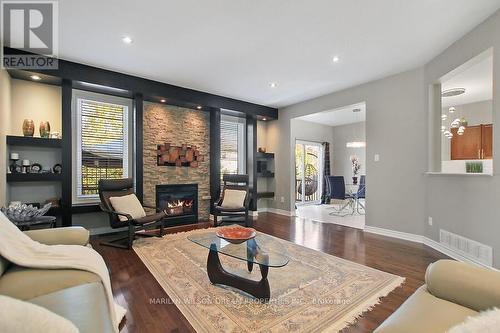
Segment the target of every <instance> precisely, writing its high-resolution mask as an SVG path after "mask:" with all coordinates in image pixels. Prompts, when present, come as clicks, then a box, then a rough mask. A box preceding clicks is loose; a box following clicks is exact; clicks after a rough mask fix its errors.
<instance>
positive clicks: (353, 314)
mask: <svg viewBox="0 0 500 333" xmlns="http://www.w3.org/2000/svg"><path fill="white" fill-rule="evenodd" d="M405 280H406V279H405V278H404V277H398V279H396V280H394V281H393V282H392V283H390V284H389V285H387V286H386V287H385V288H383V289H381V290H380V291H379V292H378V293H377V294H376V295H375V296H372V297H370V298H369V299H367V300H366V301H364V302H363V303H361V304H359V305H358V306H356V307H355V308H354V309H353V310H352V311H350V312H349V313H347V314H346V315H345V316H343V317H342V318H341V319H338V320H336V321H335V323H333V324H332V326H330V327H329V328H328V329H327V330H326V331H327V332H340V331H341V330H343V329H345V328H348V327H349V326H351V325H354V324H355V323H356V322H357V321H358V320H359V319H360V318H361V317H362V316H363V315H364V314H366V313H367V312H369V311H372V310H373V309H374V308H375V306H377V305H378V304H380V303H381V302H382V298H384V297H386V296H387V295H389V294H390V293H391V292H392V291H394V290H396V289H397V288H399V287H401V286H402V285H403V283H404V282H405Z"/></svg>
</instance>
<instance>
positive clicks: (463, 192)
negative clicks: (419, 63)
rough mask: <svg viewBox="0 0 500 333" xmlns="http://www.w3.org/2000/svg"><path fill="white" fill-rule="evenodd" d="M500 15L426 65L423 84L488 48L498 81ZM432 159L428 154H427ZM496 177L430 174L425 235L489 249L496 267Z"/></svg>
mask: <svg viewBox="0 0 500 333" xmlns="http://www.w3.org/2000/svg"><path fill="white" fill-rule="evenodd" d="M499 31H500V11H498V12H496V13H495V14H493V15H492V16H491V17H490V18H489V19H487V20H486V21H485V22H484V23H482V24H480V25H479V26H478V27H476V28H475V29H474V30H472V31H471V32H469V33H468V34H466V35H465V36H464V37H463V38H461V39H460V40H458V41H457V42H455V43H454V44H453V45H451V46H450V47H449V48H448V49H447V50H445V51H444V52H443V53H441V54H440V55H438V56H437V57H436V58H434V59H433V60H432V61H431V62H429V63H428V64H427V65H426V66H425V84H426V86H428V85H431V84H433V83H435V82H437V80H438V79H439V78H440V77H442V76H443V75H444V74H446V73H448V72H450V71H451V70H453V69H455V68H457V67H458V66H460V65H462V64H463V63H465V62H467V61H468V60H469V59H471V58H473V57H475V56H477V55H478V54H480V53H482V52H483V51H486V50H487V49H489V48H491V47H493V82H495V83H498V82H500V65H499V64H500V38H499ZM492 109H493V124H494V125H493V126H494V131H493V132H494V133H493V147H494V154H493V155H494V156H493V167H494V168H495V166H496V167H497V168H498V166H500V148H499V147H500V135H499V131H497V130H496V129H495V126H496V124H498V123H500V85H499V84H494V85H493V102H492ZM430 158H432V155H431V156H430ZM499 189H500V176H499V175H498V174H497V173H495V174H494V175H493V176H492V177H488V176H449V175H448V176H447V175H435V176H429V177H428V179H427V191H426V213H427V215H428V216H432V217H433V225H432V226H429V225H428V224H427V223H424V226H425V235H426V236H427V237H429V238H431V239H434V240H439V229H446V230H449V231H451V232H453V233H456V234H459V235H462V236H465V237H468V238H471V239H473V240H476V241H478V242H481V243H484V244H486V245H489V246H492V247H493V256H494V266H495V267H497V268H500V223H499V222H498V216H500V205H499V204H498V203H499V202H500V190H499Z"/></svg>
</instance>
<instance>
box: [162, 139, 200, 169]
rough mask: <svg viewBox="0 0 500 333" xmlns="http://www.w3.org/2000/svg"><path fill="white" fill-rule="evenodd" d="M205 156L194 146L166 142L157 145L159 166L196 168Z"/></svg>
mask: <svg viewBox="0 0 500 333" xmlns="http://www.w3.org/2000/svg"><path fill="white" fill-rule="evenodd" d="M204 160H205V157H204V156H203V155H202V154H200V151H199V150H198V148H197V147H196V146H188V145H187V144H182V145H181V146H173V145H171V144H170V143H168V142H166V143H165V144H163V145H158V146H157V164H158V165H159V166H176V167H192V168H197V167H198V164H199V162H203V161H204Z"/></svg>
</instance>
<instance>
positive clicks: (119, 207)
mask: <svg viewBox="0 0 500 333" xmlns="http://www.w3.org/2000/svg"><path fill="white" fill-rule="evenodd" d="M109 201H110V202H111V205H112V206H113V210H115V211H117V212H119V213H123V214H129V215H130V216H132V218H133V219H139V218H141V217H144V216H146V212H145V211H144V207H142V205H141V202H140V201H139V199H137V196H136V195H135V194H133V193H132V194H129V195H124V196H119V197H110V198H109ZM118 218H119V219H120V221H127V217H125V216H122V215H119V216H118Z"/></svg>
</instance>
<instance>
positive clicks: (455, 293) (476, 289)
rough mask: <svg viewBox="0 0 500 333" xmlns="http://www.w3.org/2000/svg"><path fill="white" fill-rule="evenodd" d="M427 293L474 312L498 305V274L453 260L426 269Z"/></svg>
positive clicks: (499, 299)
mask: <svg viewBox="0 0 500 333" xmlns="http://www.w3.org/2000/svg"><path fill="white" fill-rule="evenodd" d="M425 282H426V284H427V290H428V291H429V292H430V293H431V294H432V295H434V296H436V297H438V298H441V299H445V300H447V301H450V302H453V303H456V304H460V305H462V306H465V307H468V308H470V309H473V310H475V311H483V310H487V309H489V308H492V307H499V306H500V272H498V271H495V270H493V269H488V268H482V267H479V266H475V265H473V264H468V263H464V262H458V261H454V260H439V261H436V262H435V263H433V264H431V265H429V267H427V271H426V273H425Z"/></svg>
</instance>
